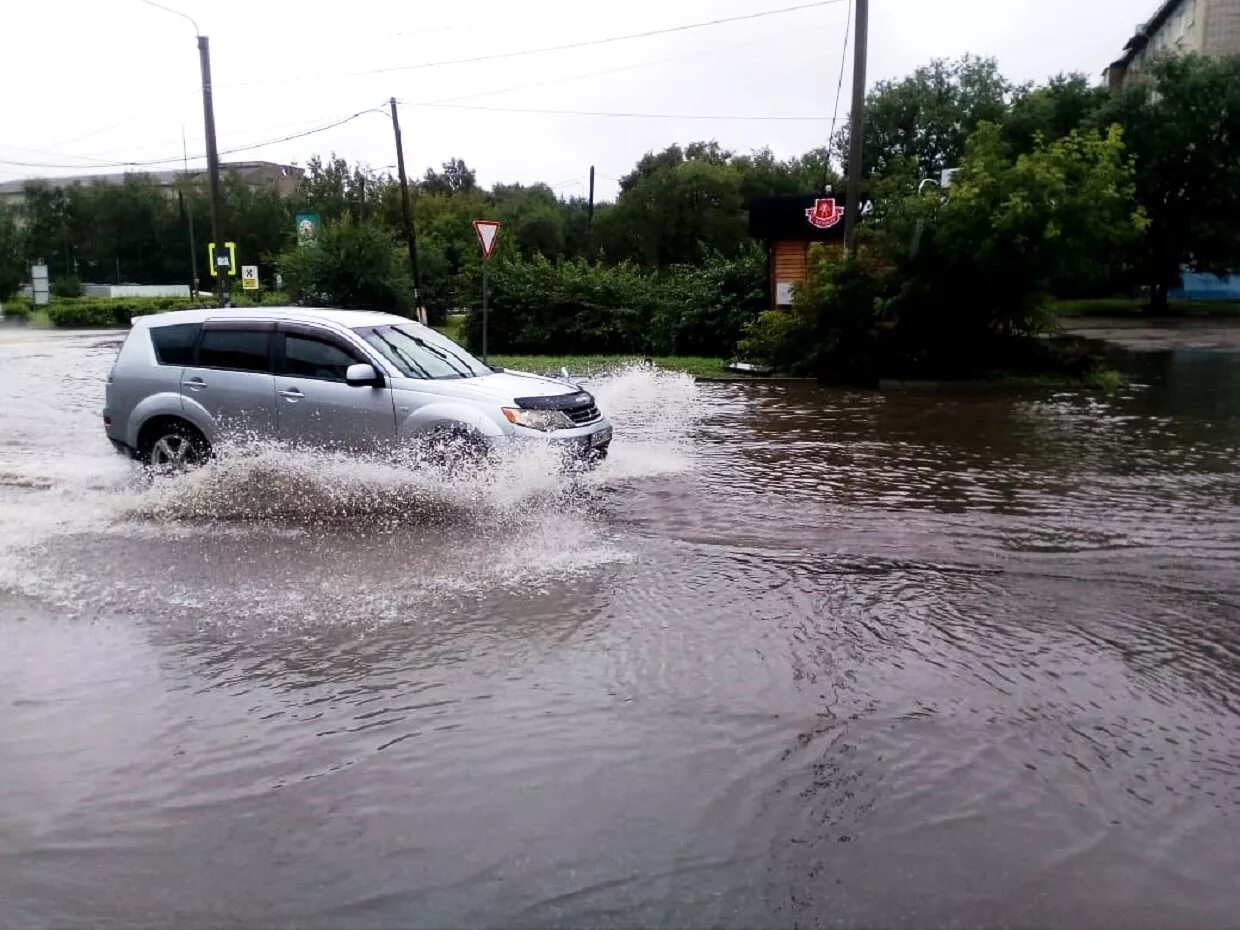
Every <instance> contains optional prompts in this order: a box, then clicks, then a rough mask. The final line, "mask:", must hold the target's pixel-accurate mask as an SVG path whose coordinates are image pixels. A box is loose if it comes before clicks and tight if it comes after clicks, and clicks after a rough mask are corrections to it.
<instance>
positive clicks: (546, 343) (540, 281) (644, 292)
mask: <svg viewBox="0 0 1240 930" xmlns="http://www.w3.org/2000/svg"><path fill="white" fill-rule="evenodd" d="M654 298H655V288H654V284H653V280H652V278H651V277H650V276H649V275H646V274H644V273H643V272H642V271H641V270H640V269H639V268H638V267H637V266H635V265H632V264H629V263H621V264H618V265H603V264H591V263H590V262H586V261H584V260H581V259H574V260H571V261H564V262H559V263H553V262H551V261H549V260H548V259H547V258H545V257H543V256H541V255H538V256H535V257H534V258H533V259H532V260H530V261H528V262H526V261H502V262H501V261H497V262H496V263H495V265H494V267H493V268H492V271H491V314H490V321H489V331H488V348H489V349H490V350H493V351H500V352H510V353H511V352H519V353H539V354H556V353H566V352H582V353H591V352H595V353H613V352H644V351H646V350H647V348H648V345H649V341H650V340H649V334H648V329H649V321H650V317H651V313H652V311H653V308H654ZM466 334H467V336H468V341H469V347H470V348H471V349H473V350H475V351H477V350H480V349H481V347H482V313H481V311H480V310H478V309H473V310H471V311H470V313H469V317H468V319H467V321H466Z"/></svg>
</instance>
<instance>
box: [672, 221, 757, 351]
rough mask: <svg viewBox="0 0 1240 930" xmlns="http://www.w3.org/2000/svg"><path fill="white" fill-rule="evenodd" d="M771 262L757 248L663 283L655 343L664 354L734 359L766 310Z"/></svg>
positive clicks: (677, 272) (687, 268) (683, 270)
mask: <svg viewBox="0 0 1240 930" xmlns="http://www.w3.org/2000/svg"><path fill="white" fill-rule="evenodd" d="M766 288H767V282H766V256H765V255H764V254H763V250H762V249H761V248H760V247H759V246H757V245H755V246H753V247H752V248H750V249H747V250H746V251H745V252H744V253H743V254H742V255H741V256H740V257H739V258H737V259H726V258H723V257H722V256H719V255H715V256H713V257H711V258H709V259H707V261H706V262H705V263H704V264H703V265H701V266H692V265H680V266H677V267H674V268H672V269H671V270H670V272H669V273H668V274H665V275H663V276H662V277H661V278H660V279H659V287H658V294H657V298H656V307H655V311H654V316H653V319H652V320H651V341H652V343H653V348H654V351H655V352H657V353H659V354H675V355H711V356H718V357H723V356H730V355H732V354H733V353H734V352H735V350H736V344H737V342H738V341H739V340H740V339H741V337H742V336H744V335H745V331H746V329H747V328H748V327H749V326H750V324H752V323H753V322H754V321H755V320H756V319H757V318H758V314H759V313H761V312H762V309H763V308H764V307H765V306H766Z"/></svg>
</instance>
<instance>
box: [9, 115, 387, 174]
mask: <svg viewBox="0 0 1240 930" xmlns="http://www.w3.org/2000/svg"><path fill="white" fill-rule="evenodd" d="M367 113H383V114H384V115H387V113H386V111H385V110H383V109H382V108H381V107H369V108H367V109H365V110H359V111H358V112H356V113H353V114H352V115H350V116H346V117H344V118H342V119H338V120H334V121H333V122H330V123H327V124H326V125H323V126H316V127H315V128H313V129H307V130H305V131H304V132H295V133H292V134H290V135H287V136H281V137H280V138H278V139H267V140H264V141H262V142H253V143H251V144H249V145H238V146H234V147H232V148H228V149H221V150H220V152H219V154H221V155H235V154H237V153H238V152H248V151H251V150H252V149H260V148H265V147H267V146H269V145H278V144H280V143H281V142H291V141H293V140H294V139H303V138H305V137H306V136H313V135H316V134H318V133H320V132H327V131H328V130H329V129H335V128H336V127H337V126H343V125H344V124H345V123H351V122H353V121H354V120H355V119H360V118H361V117H363V116H365V115H366V114H367ZM190 157H191V158H193V159H195V160H197V159H200V158H206V157H207V156H206V154H205V153H202V154H197V155H192V156H190ZM184 158H185V156H184V153H182V154H181V155H174V156H173V157H171V158H150V159H144V160H141V161H120V162H111V163H108V164H93V165H65V164H52V163H50V162H28V161H12V160H9V159H0V165H13V166H16V167H20V168H77V169H87V168H93V169H100V168H149V167H153V166H156V165H167V164H174V163H176V162H179V161H182V160H183V159H184Z"/></svg>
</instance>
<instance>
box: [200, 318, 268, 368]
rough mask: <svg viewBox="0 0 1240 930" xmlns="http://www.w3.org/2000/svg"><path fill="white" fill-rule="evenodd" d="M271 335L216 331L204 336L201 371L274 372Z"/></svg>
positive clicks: (250, 330)
mask: <svg viewBox="0 0 1240 930" xmlns="http://www.w3.org/2000/svg"><path fill="white" fill-rule="evenodd" d="M270 336H271V333H269V332H263V331H259V330H254V329H213V328H208V329H207V330H206V331H205V332H204V333H203V334H202V344H201V345H200V346H199V347H198V367H199V368H227V369H231V370H233V371H271V363H270V361H269V359H268V355H267V344H268V342H269V341H270Z"/></svg>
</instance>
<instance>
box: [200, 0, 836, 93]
mask: <svg viewBox="0 0 1240 930" xmlns="http://www.w3.org/2000/svg"><path fill="white" fill-rule="evenodd" d="M843 2H844V0H814V2H812V3H801V4H797V5H796V6H786V7H780V8H779V9H775V10H761V11H759V12H756V13H744V14H741V15H739V16H726V17H722V18H720V19H710V20H704V21H702V22H697V23H685V24H682V25H680V26H667V27H665V28H662V29H648V30H646V31H644V32H632V33H628V34H627V35H619V36H608V37H607V38H604V39H585V40H582V41H578V42H565V43H563V44H561V45H545V46H542V47H540V48H526V49H518V50H516V51H511V52H495V53H493V54H489V55H474V56H472V57H469V58H454V59H445V60H442V61H426V62H422V63H421V64H417V65H393V66H391V67H387V68H371V69H368V70H365V71H343V72H338V73H335V74H319V75H298V76H296V77H287V78H276V79H273V80H265V81H243V82H240V83H235V84H216V85H215V86H216V87H217V88H225V87H254V86H257V85H260V84H287V83H301V82H305V81H323V80H339V79H341V78H351V77H368V76H371V75H375V74H390V73H393V72H397V71H421V70H423V69H426V68H442V67H446V66H448V65H470V64H476V63H478V62H483V61H500V60H504V59H509V58H523V57H526V56H528V55H542V54H545V53H547V52H562V51H566V50H569V49H577V48H591V47H594V46H598V45H607V44H609V43H612V42H625V41H628V40H630V39H645V38H649V37H650V36H660V35H669V34H671V33H675V32H686V31H688V30H690V29H703V28H706V27H709V26H720V25H723V24H725V23H738V22H744V21H747V20H754V19H763V18H765V17H768V16H780V15H782V14H784V13H795V12H798V11H800V10H810V9H815V8H817V7H824V6H833V5H835V4H837V3H843Z"/></svg>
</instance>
